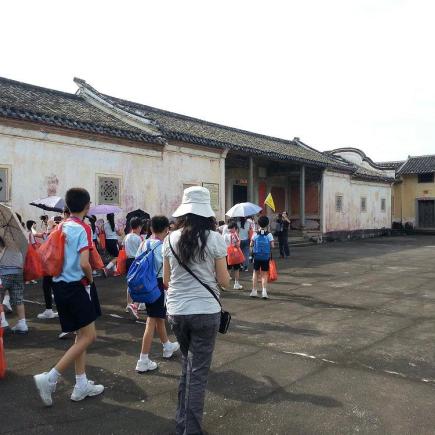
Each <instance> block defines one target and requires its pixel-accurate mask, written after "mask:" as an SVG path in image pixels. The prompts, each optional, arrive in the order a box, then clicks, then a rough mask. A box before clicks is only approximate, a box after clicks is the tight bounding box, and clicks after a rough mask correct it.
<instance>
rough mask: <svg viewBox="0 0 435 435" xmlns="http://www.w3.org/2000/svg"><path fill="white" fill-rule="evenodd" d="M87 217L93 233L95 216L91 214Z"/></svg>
mask: <svg viewBox="0 0 435 435" xmlns="http://www.w3.org/2000/svg"><path fill="white" fill-rule="evenodd" d="M88 219H89V223H90V224H91V228H92V232H93V233H94V234H95V230H96V225H95V222H97V217H96V216H94V215H92V216H88Z"/></svg>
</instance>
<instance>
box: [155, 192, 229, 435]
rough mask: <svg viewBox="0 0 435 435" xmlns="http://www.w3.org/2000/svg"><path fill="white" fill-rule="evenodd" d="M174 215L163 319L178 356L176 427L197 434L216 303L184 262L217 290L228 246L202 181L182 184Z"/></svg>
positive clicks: (223, 279)
mask: <svg viewBox="0 0 435 435" xmlns="http://www.w3.org/2000/svg"><path fill="white" fill-rule="evenodd" d="M173 216H174V217H177V218H179V223H178V228H179V229H177V230H175V231H173V232H172V233H171V234H170V235H169V236H168V237H166V239H165V242H164V245H163V256H164V266H163V276H164V278H163V282H164V284H165V285H169V288H168V300H167V309H168V314H169V319H168V320H169V323H170V324H171V327H172V330H173V331H174V333H175V336H176V337H177V339H178V342H179V343H180V347H181V353H182V356H183V363H182V373H181V379H180V386H179V390H178V391H179V393H178V408H177V414H176V425H177V428H176V433H177V434H194V433H195V434H200V433H202V429H201V424H202V415H203V409H204V398H205V388H206V385H207V378H208V373H209V370H210V364H211V361H212V357H213V351H214V347H215V340H216V335H217V332H218V329H219V323H220V317H221V314H220V312H221V308H220V306H219V304H218V303H217V301H216V300H215V298H214V297H213V296H212V295H211V294H210V293H209V291H208V290H207V289H206V288H205V287H204V286H203V285H202V284H201V283H200V282H198V281H197V280H196V279H195V278H194V277H193V276H192V275H190V274H189V273H188V272H187V270H186V269H185V268H184V267H183V265H186V266H187V267H189V269H190V270H191V271H192V272H193V273H194V274H195V275H196V277H197V278H198V279H199V280H200V281H202V282H204V283H207V284H208V285H209V286H210V287H211V288H212V289H214V291H215V292H216V296H219V290H218V284H219V285H220V286H222V287H224V288H225V287H228V284H229V275H228V271H227V264H226V255H227V247H226V245H225V241H224V239H223V237H222V236H221V235H220V234H219V233H217V232H214V231H212V222H211V220H210V219H209V218H210V217H212V216H214V212H213V209H212V208H211V205H210V192H209V191H208V190H207V189H205V188H204V187H199V186H194V187H190V188H188V189H186V190H185V191H184V195H183V202H182V204H181V205H180V207H179V208H178V209H177V211H176V212H175V213H174V215H173ZM171 247H172V249H171ZM174 252H175V254H176V255H177V256H178V258H179V259H180V262H181V263H180V262H179V261H178V260H177V258H176V255H174Z"/></svg>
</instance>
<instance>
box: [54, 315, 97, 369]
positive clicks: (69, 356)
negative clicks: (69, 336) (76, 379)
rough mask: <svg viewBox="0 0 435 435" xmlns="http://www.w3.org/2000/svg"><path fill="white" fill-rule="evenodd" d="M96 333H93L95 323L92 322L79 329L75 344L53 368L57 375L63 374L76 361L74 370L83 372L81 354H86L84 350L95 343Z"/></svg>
mask: <svg viewBox="0 0 435 435" xmlns="http://www.w3.org/2000/svg"><path fill="white" fill-rule="evenodd" d="M96 338H97V333H96V331H95V323H94V322H92V323H90V324H89V325H87V326H84V327H83V328H81V329H79V331H78V333H77V338H76V341H75V343H74V344H73V345H72V346H71V347H70V348H69V349H68V350H67V351H66V352H65V355H64V356H63V357H62V358H61V359H60V360H59V362H58V363H57V364H56V365H55V366H54V368H55V369H56V370H57V371H58V372H59V373H61V374H62V373H65V371H66V369H67V368H68V367H69V366H71V365H72V364H73V363H75V362H76V361H78V367H77V366H76V369H78V370H81V369H82V368H83V371H84V359H81V358H85V356H84V357H83V356H82V354H83V353H85V354H86V349H87V348H88V347H89V346H90V345H91V344H92V343H93V342H94V341H95V339H96Z"/></svg>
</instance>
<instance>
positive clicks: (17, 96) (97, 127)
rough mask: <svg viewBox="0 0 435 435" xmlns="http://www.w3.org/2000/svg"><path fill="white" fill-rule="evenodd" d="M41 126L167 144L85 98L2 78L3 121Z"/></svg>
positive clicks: (0, 84)
mask: <svg viewBox="0 0 435 435" xmlns="http://www.w3.org/2000/svg"><path fill="white" fill-rule="evenodd" d="M1 117H4V118H12V119H17V120H25V121H31V122H37V123H39V124H45V125H51V126H55V127H61V128H66V129H71V130H79V131H82V132H88V133H97V134H102V135H105V136H111V137H117V138H124V139H130V140H134V141H140V142H148V143H161V144H163V143H164V139H163V138H162V137H159V136H154V135H148V134H144V132H143V131H142V130H141V129H139V128H136V127H133V126H131V125H129V124H127V123H125V122H123V121H121V120H119V119H118V118H115V117H114V116H112V115H110V114H107V113H105V112H103V111H101V110H99V109H97V108H96V107H94V106H92V105H91V104H89V103H87V102H86V101H85V100H84V99H83V98H81V97H79V96H77V95H74V94H69V93H66V92H60V91H56V90H53V89H47V88H42V87H39V86H34V85H30V84H27V83H21V82H17V81H15V80H9V79H6V78H2V77H0V118H1Z"/></svg>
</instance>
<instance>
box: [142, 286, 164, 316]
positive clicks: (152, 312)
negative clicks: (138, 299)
mask: <svg viewBox="0 0 435 435" xmlns="http://www.w3.org/2000/svg"><path fill="white" fill-rule="evenodd" d="M157 280H158V283H159V289H160V297H159V298H158V299H157V300H156V301H155V302H153V303H152V304H145V306H146V309H147V315H148V317H153V318H156V319H166V303H165V289H164V287H163V279H162V278H157Z"/></svg>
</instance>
